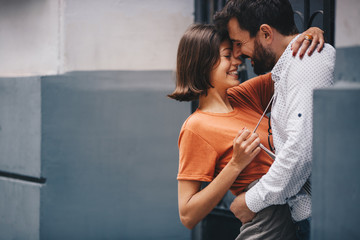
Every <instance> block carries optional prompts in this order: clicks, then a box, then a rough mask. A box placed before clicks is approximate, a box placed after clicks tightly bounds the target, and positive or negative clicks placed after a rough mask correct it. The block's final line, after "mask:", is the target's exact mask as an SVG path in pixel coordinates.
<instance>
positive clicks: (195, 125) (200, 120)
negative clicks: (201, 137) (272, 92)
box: [181, 111, 207, 131]
mask: <svg viewBox="0 0 360 240" xmlns="http://www.w3.org/2000/svg"><path fill="white" fill-rule="evenodd" d="M205 118H206V115H204V114H201V113H200V112H199V111H195V112H193V113H192V114H191V115H190V116H189V117H188V118H187V119H186V120H185V122H184V123H183V126H182V128H181V130H182V131H183V130H185V129H187V130H191V131H196V130H198V129H199V128H201V127H202V126H203V125H204V124H206V122H207V121H206V119H205Z"/></svg>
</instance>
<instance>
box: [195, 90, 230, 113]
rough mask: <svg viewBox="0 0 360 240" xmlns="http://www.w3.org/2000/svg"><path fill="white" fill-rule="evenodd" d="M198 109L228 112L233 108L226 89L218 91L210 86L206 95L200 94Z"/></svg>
mask: <svg viewBox="0 0 360 240" xmlns="http://www.w3.org/2000/svg"><path fill="white" fill-rule="evenodd" d="M199 109H200V110H201V111H204V112H212V113H228V112H232V111H233V110H234V109H233V107H232V106H231V103H230V101H229V98H228V95H227V93H226V91H225V92H221V93H220V92H218V91H217V90H215V89H214V88H210V89H209V90H208V94H207V95H206V96H205V95H202V96H200V98H199Z"/></svg>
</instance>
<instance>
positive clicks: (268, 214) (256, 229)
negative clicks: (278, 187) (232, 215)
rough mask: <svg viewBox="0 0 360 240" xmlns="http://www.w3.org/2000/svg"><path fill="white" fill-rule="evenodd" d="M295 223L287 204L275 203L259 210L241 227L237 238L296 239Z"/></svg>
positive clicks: (260, 239) (252, 239) (237, 239)
mask: <svg viewBox="0 0 360 240" xmlns="http://www.w3.org/2000/svg"><path fill="white" fill-rule="evenodd" d="M296 239H297V237H296V229H295V224H294V222H293V221H292V219H291V214H290V209H289V206H288V205H287V204H285V205H274V206H270V207H267V208H265V209H263V210H262V211H260V212H258V213H257V214H256V216H255V218H254V219H253V220H252V221H251V222H248V223H245V224H243V225H242V226H241V228H240V234H239V236H238V237H237V238H236V240H296Z"/></svg>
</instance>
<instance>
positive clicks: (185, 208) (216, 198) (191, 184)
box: [178, 129, 260, 229]
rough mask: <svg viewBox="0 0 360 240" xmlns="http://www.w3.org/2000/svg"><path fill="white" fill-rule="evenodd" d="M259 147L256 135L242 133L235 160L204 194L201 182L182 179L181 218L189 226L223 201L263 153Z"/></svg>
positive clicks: (179, 195) (230, 162)
mask: <svg viewBox="0 0 360 240" xmlns="http://www.w3.org/2000/svg"><path fill="white" fill-rule="evenodd" d="M249 136H250V137H249ZM259 144H260V138H259V137H258V135H257V134H256V133H255V134H252V133H250V131H249V130H247V129H245V130H241V131H240V132H239V133H238V135H237V136H236V137H235V139H234V144H233V149H234V152H233V156H232V158H231V160H230V161H229V163H228V164H227V165H226V166H225V167H224V169H223V170H222V171H221V172H220V173H219V175H217V176H216V177H215V178H214V180H213V181H212V182H211V183H210V184H209V185H208V186H206V187H205V188H204V189H202V190H201V191H200V185H201V182H199V181H189V180H179V182H178V201H179V215H180V220H181V222H182V223H183V224H184V226H185V227H187V228H189V229H192V228H194V227H195V225H196V224H197V223H198V222H200V221H201V220H202V219H203V218H204V217H205V216H206V215H207V214H209V213H210V212H211V210H212V209H213V208H214V207H215V206H216V205H217V204H218V203H219V202H220V200H221V199H222V198H223V197H224V195H225V193H226V192H227V191H228V190H229V188H230V186H231V185H232V184H233V182H234V181H235V180H236V178H237V177H238V175H239V174H240V172H241V171H242V170H243V169H244V168H245V167H246V166H247V165H248V164H249V163H250V162H251V161H252V160H253V158H254V157H255V156H256V155H257V154H258V153H259V152H260V148H259ZM204 157H206V156H204Z"/></svg>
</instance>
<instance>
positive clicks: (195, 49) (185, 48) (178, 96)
mask: <svg viewBox="0 0 360 240" xmlns="http://www.w3.org/2000/svg"><path fill="white" fill-rule="evenodd" d="M226 39H228V36H227V35H226V34H221V33H219V32H217V31H216V30H215V27H214V26H213V25H208V24H194V25H192V26H190V28H189V29H188V30H187V31H186V32H185V34H184V35H183V37H182V38H181V40H180V43H179V47H178V52H177V63H176V88H175V90H174V92H173V93H172V94H169V95H168V97H170V98H173V99H175V100H178V101H192V100H196V99H198V98H199V96H200V95H202V94H205V95H206V94H207V90H208V89H209V88H211V87H213V86H212V85H211V83H210V73H211V70H212V69H213V67H214V66H215V65H216V64H217V63H218V61H219V59H220V52H219V49H220V44H221V43H222V42H223V41H224V40H226Z"/></svg>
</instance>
